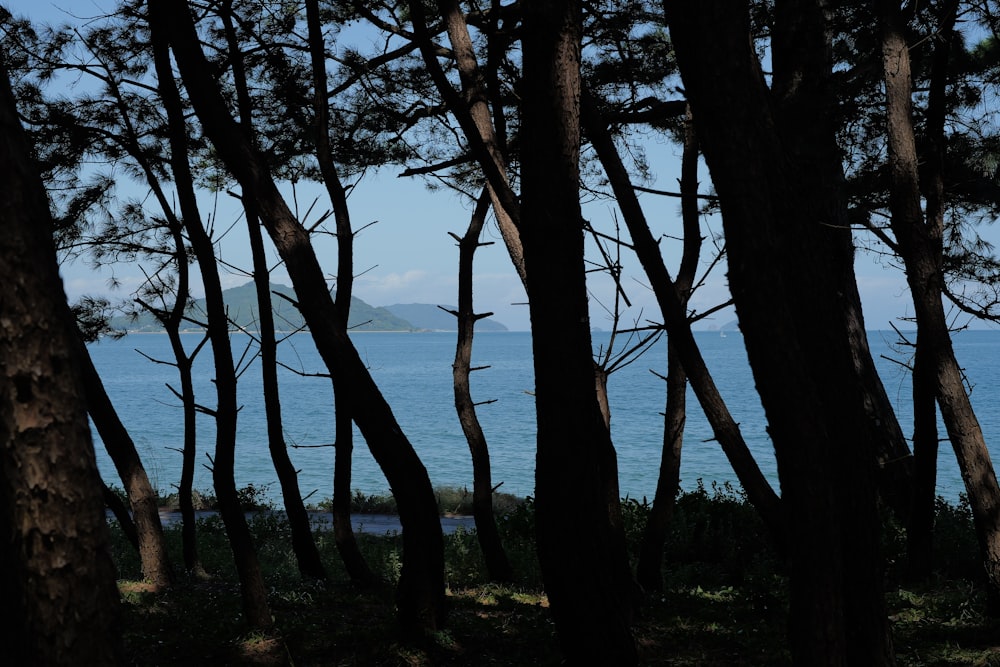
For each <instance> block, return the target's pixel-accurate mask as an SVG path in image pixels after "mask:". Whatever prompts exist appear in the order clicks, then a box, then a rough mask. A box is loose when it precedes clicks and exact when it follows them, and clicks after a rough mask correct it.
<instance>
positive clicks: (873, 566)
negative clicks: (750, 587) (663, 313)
mask: <svg viewBox="0 0 1000 667" xmlns="http://www.w3.org/2000/svg"><path fill="white" fill-rule="evenodd" d="M664 8H665V10H666V12H667V16H668V21H669V24H670V33H671V37H672V39H673V42H674V47H675V49H676V53H677V59H678V63H679V65H680V71H681V75H682V78H683V81H684V87H685V92H686V94H687V96H688V99H689V101H690V104H691V107H692V110H693V114H694V117H695V122H696V127H697V129H698V136H699V143H700V145H701V146H702V149H703V151H704V154H705V157H706V161H707V162H708V165H709V168H710V170H711V173H712V180H713V182H714V184H715V186H716V189H717V191H718V194H719V197H720V202H721V206H722V215H723V227H724V230H725V233H726V243H727V257H728V265H729V281H730V289H731V291H732V294H733V299H734V302H735V305H736V309H737V314H738V316H739V318H740V326H741V329H742V330H743V336H744V341H745V344H746V346H747V353H748V356H749V359H750V364H751V368H752V370H753V374H754V379H755V381H756V383H757V387H758V390H759V392H760V395H761V401H762V404H763V406H764V410H765V413H766V415H767V419H768V422H769V428H770V434H771V438H772V440H773V442H774V447H775V454H776V457H777V461H778V473H779V477H780V479H781V487H782V499H783V504H785V506H786V508H787V517H788V531H789V537H790V539H789V540H788V549H787V552H788V558H789V574H790V593H791V597H790V605H791V609H790V612H791V624H790V630H791V649H792V657H793V660H794V661H795V662H799V663H802V664H816V665H819V664H830V665H833V664H869V665H886V664H892V663H893V662H894V658H893V653H892V643H891V639H890V633H889V627H888V621H887V619H886V617H885V607H884V604H885V603H884V599H883V594H882V573H881V566H880V558H879V550H878V529H879V522H878V515H877V511H876V509H877V506H876V493H875V479H874V473H875V452H876V442H875V439H876V434H875V432H874V429H872V428H871V427H870V426H869V424H870V423H871V422H870V418H871V406H870V405H869V404H868V402H867V401H866V395H865V392H864V391H862V390H861V388H862V387H863V386H864V381H863V377H864V371H865V368H866V365H867V363H868V360H866V359H865V355H866V353H867V347H866V345H864V344H863V340H864V339H863V336H864V322H863V319H862V316H861V309H860V299H859V297H858V294H857V285H856V281H855V279H854V275H853V252H854V248H853V244H852V240H851V233H850V225H849V224H848V222H847V215H846V213H847V212H846V207H845V205H844V191H843V185H842V183H843V175H842V167H841V164H840V154H839V151H838V149H837V145H836V143H835V139H836V134H835V133H836V127H835V126H832V124H831V123H830V116H829V115H828V114H827V113H826V110H827V109H829V108H830V107H831V102H832V100H831V97H830V96H831V88H830V77H831V62H830V59H829V47H828V41H827V39H828V38H827V35H828V33H827V27H828V26H827V22H826V14H825V6H824V5H823V4H822V3H816V2H794V1H788V2H777V3H775V19H774V25H773V27H772V38H771V44H770V46H771V54H772V62H773V75H772V83H771V86H770V87H768V86H767V84H766V80H765V78H764V75H763V73H762V70H761V66H760V62H759V61H758V59H757V56H756V54H755V53H754V51H753V50H752V48H751V42H750V39H749V34H750V31H749V7H748V4H747V3H745V2H741V3H737V4H734V3H731V2H701V3H691V2H674V3H664ZM868 357H869V359H870V354H869V355H868ZM878 407H879V406H875V408H876V409H877V408H878Z"/></svg>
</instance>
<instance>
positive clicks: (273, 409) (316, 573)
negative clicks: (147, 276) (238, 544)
mask: <svg viewBox="0 0 1000 667" xmlns="http://www.w3.org/2000/svg"><path fill="white" fill-rule="evenodd" d="M219 14H220V18H221V20H222V24H223V28H224V32H225V36H226V46H227V50H228V55H229V60H230V65H231V67H232V73H233V80H234V84H235V85H234V87H235V89H236V99H237V108H238V110H239V116H240V126H241V127H242V129H243V131H244V133H245V135H246V138H247V141H249V142H251V143H252V142H253V141H254V132H253V103H252V101H251V99H250V90H249V84H248V81H247V73H246V67H245V63H244V62H243V54H242V53H241V52H240V45H239V39H238V36H237V34H236V27H235V25H234V20H233V5H232V2H231V1H230V2H223V3H221V5H220V7H219ZM241 202H242V204H243V211H244V215H245V216H246V222H247V230H248V233H249V236H250V248H251V256H252V261H253V281H254V287H255V288H256V291H257V329H258V334H257V335H258V345H259V348H260V365H261V379H262V385H263V389H264V410H265V413H266V418H267V444H268V450H269V451H270V453H271V461H272V462H273V463H274V470H275V472H276V473H277V475H278V483H279V484H280V485H281V498H282V502H283V504H284V507H285V515H286V516H287V517H288V523H289V526H290V528H291V531H292V548H293V549H294V551H295V557H296V560H297V562H298V565H299V571H300V572H301V573H302V575H303V576H306V577H311V578H314V579H325V578H326V569H325V568H324V567H323V563H322V561H321V560H320V556H319V549H317V547H316V540H314V539H313V534H312V526H311V524H310V522H309V514H308V512H306V508H305V503H304V502H303V500H302V493H301V492H300V491H299V481H298V473H297V472H296V470H295V465H294V464H293V463H292V460H291V458H289V456H288V447H287V445H286V443H285V436H284V431H283V429H282V421H281V398H280V393H279V387H278V342H277V339H276V337H275V332H274V312H273V311H272V309H271V287H270V286H271V275H270V271H269V270H268V266H267V256H266V255H265V249H264V237H263V233H262V232H261V229H260V216H258V214H257V209H256V206H255V204H254V201H253V199H252V198H249V197H243V198H242V199H241Z"/></svg>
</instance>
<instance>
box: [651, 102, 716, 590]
mask: <svg viewBox="0 0 1000 667" xmlns="http://www.w3.org/2000/svg"><path fill="white" fill-rule="evenodd" d="M680 190H681V217H682V226H683V229H684V250H683V254H682V257H681V267H680V270H678V272H677V281H676V283H675V285H676V288H677V294H678V296H680V299H681V305H682V306H683V307H684V308H685V310H686V309H687V301H688V298H689V296H690V293H691V288H692V286H693V285H694V280H695V273H696V271H697V268H698V258H699V256H700V254H701V223H700V215H699V211H698V137H697V135H696V134H695V131H694V125H693V124H692V121H691V113H690V108H689V109H688V112H687V117H686V118H685V122H684V152H683V154H682V157H681V179H680ZM668 335H669V334H668ZM686 421H687V375H686V374H685V373H684V365H683V363H682V360H681V359H680V357H679V355H678V354H677V348H675V347H674V346H673V345H670V344H669V342H668V345H667V403H666V406H665V408H664V410H663V452H662V454H661V456H660V474H659V476H658V477H657V480H656V493H655V495H654V496H653V509H652V511H650V513H649V518H648V519H647V520H646V528H645V530H644V531H643V533H642V544H641V545H640V548H639V563H638V565H637V566H636V579H637V580H638V582H639V585H640V586H642V587H643V588H646V589H647V590H652V591H661V590H663V571H662V565H663V543H664V542H665V541H666V537H667V530H668V528H669V525H670V520H671V518H673V514H674V502H675V501H676V499H677V492H678V491H679V489H680V478H681V447H682V445H683V444H684V424H685V423H686Z"/></svg>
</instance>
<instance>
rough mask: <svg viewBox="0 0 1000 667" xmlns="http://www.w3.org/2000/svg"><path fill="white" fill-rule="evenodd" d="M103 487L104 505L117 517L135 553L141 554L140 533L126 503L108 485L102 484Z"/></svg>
mask: <svg viewBox="0 0 1000 667" xmlns="http://www.w3.org/2000/svg"><path fill="white" fill-rule="evenodd" d="M101 486H102V487H103V488H102V496H103V497H104V504H105V505H106V506H107V508H108V509H109V510H111V513H112V514H114V515H115V520H116V521H118V525H119V526H120V527H121V529H122V533H124V534H125V539H126V540H128V541H129V544H131V545H132V546H133V547H134V548H135V552H136V553H139V531H137V530H136V528H135V522H134V521H132V515H131V514H130V513H129V511H128V507H126V506H125V503H124V502H122V499H121V498H119V497H118V494H117V493H115V492H114V491H112V490H111V488H110V487H108V485H107V484H101Z"/></svg>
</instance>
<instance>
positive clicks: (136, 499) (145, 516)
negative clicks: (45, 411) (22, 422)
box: [76, 337, 173, 589]
mask: <svg viewBox="0 0 1000 667" xmlns="http://www.w3.org/2000/svg"><path fill="white" fill-rule="evenodd" d="M77 338H78V342H77V348H76V355H77V358H78V359H79V360H80V366H81V370H82V373H83V383H84V390H85V392H86V397H87V410H88V412H89V413H90V417H91V419H92V420H93V422H94V426H95V427H96V428H97V432H98V433H99V434H100V436H101V440H102V441H103V442H104V446H105V447H106V448H107V450H108V455H109V456H110V457H111V460H112V462H114V464H115V469H116V470H117V471H118V476H119V477H120V478H121V480H122V484H123V485H124V486H125V493H127V494H128V499H129V504H130V505H131V507H132V519H133V521H134V523H135V529H136V537H137V539H138V542H139V561H140V563H141V567H142V576H143V578H144V579H145V580H146V581H147V582H149V583H151V584H152V585H153V586H155V587H156V588H158V589H159V588H164V587H167V586H170V584H171V583H172V581H173V572H172V569H171V567H170V557H169V556H168V554H167V544H166V542H165V541H164V539H163V526H162V524H161V523H160V509H159V502H158V497H157V494H156V490H155V489H153V486H152V485H151V484H150V483H149V477H147V476H146V469H145V468H144V467H143V466H142V461H141V460H139V452H137V451H136V449H135V443H133V442H132V438H131V436H129V434H128V431H127V430H126V429H125V425H124V424H122V422H121V420H120V419H119V418H118V413H117V412H116V411H115V407H114V405H112V404H111V398H110V397H109V396H108V393H107V391H105V390H104V383H103V382H102V381H101V376H100V375H98V373H97V369H96V368H94V362H93V360H92V359H91V358H90V352H89V351H88V350H87V346H86V345H85V344H84V343H83V341H82V340H79V337H77Z"/></svg>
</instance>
